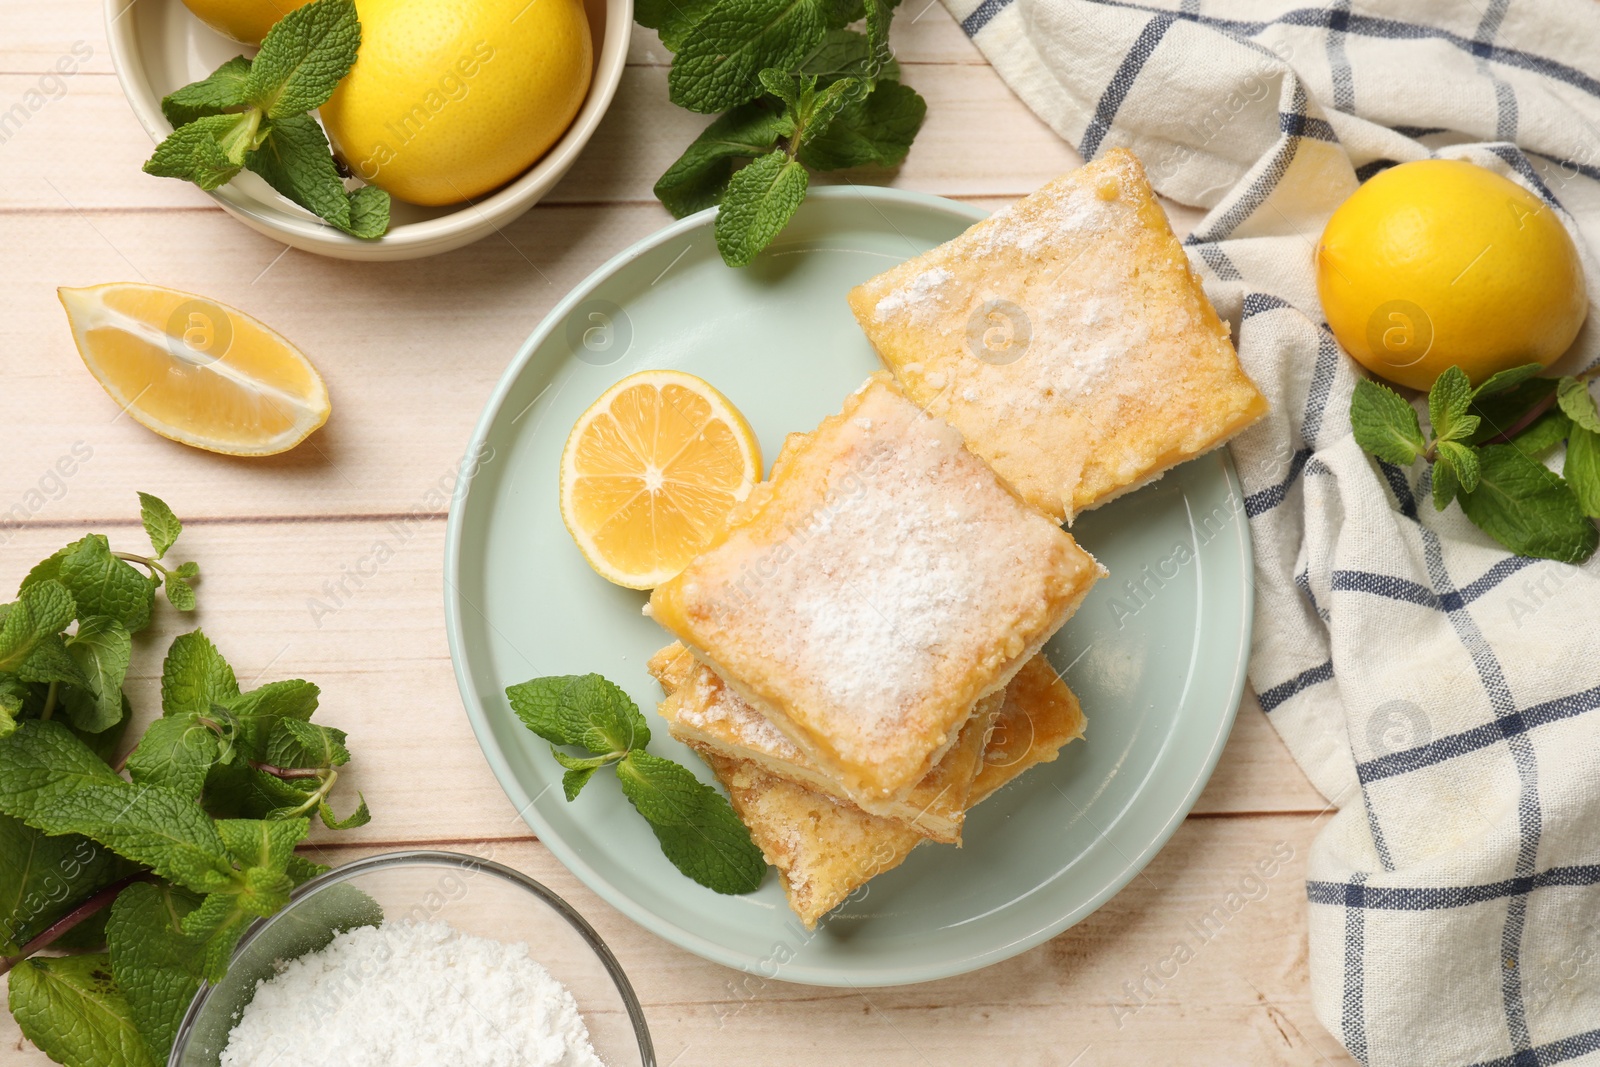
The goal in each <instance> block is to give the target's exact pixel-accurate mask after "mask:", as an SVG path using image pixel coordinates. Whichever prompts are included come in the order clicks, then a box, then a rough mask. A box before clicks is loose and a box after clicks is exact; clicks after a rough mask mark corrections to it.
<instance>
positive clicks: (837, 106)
mask: <svg viewBox="0 0 1600 1067" xmlns="http://www.w3.org/2000/svg"><path fill="white" fill-rule="evenodd" d="M898 3H899V0H641V2H640V3H639V4H637V5H635V8H634V16H635V18H636V19H637V20H638V21H639V23H640V24H642V25H644V26H647V27H650V28H652V29H656V30H658V31H659V32H660V35H661V41H662V44H664V45H665V46H666V47H667V48H668V49H669V50H670V51H672V52H673V53H674V56H673V61H672V68H671V70H670V71H669V72H668V76H667V84H668V91H669V95H670V97H671V99H672V101H673V102H674V103H676V104H678V105H680V106H682V107H686V108H688V109H689V110H691V111H699V112H703V113H716V112H719V111H720V112H723V114H722V115H720V116H719V117H718V118H717V119H716V120H715V121H714V122H712V123H711V125H710V126H708V127H706V129H705V130H704V131H703V132H702V133H701V134H700V136H699V137H697V138H696V139H695V141H694V143H692V144H691V145H690V146H689V147H688V149H686V150H685V151H684V153H683V155H682V156H681V157H679V159H678V160H677V161H676V162H675V163H673V165H672V166H671V167H669V168H667V171H666V173H665V174H663V175H662V176H661V179H660V180H659V181H657V182H656V186H655V193H656V196H657V198H658V199H660V201H661V202H662V204H664V205H665V206H666V208H667V210H669V211H671V212H672V213H673V215H674V216H676V217H677V218H683V217H684V216H685V215H688V214H691V213H693V212H695V211H700V210H703V209H705V208H708V207H712V206H714V205H719V204H720V205H721V211H720V212H719V213H718V216H717V222H716V239H717V248H718V250H719V251H720V252H721V254H722V258H723V261H724V262H726V263H727V264H728V265H729V266H733V267H742V266H746V265H748V264H749V263H750V262H751V261H752V260H754V259H755V257H756V255H757V254H758V253H760V252H761V251H762V250H763V249H764V248H766V247H767V246H768V245H769V244H771V243H772V240H773V239H774V238H775V237H776V236H777V235H778V234H779V233H780V232H782V230H783V228H784V227H785V226H786V225H788V222H789V220H790V219H791V218H793V216H794V213H795V211H796V210H798V208H799V206H800V204H801V202H802V201H803V200H804V199H805V195H806V192H807V189H808V188H809V186H810V174H809V171H825V170H838V169H843V168H848V167H863V166H879V167H894V166H898V165H899V164H900V163H901V162H903V161H904V160H905V157H906V153H907V151H909V150H910V147H911V141H912V139H913V138H915V137H916V135H917V131H918V130H919V129H921V127H922V120H923V118H924V116H925V115H926V114H927V104H926V103H925V102H924V101H923V99H922V97H920V96H918V95H917V93H916V91H915V90H913V89H910V88H909V87H907V86H905V85H903V84H901V83H900V81H899V78H900V69H899V66H898V65H897V64H896V63H895V61H894V55H893V53H892V52H891V51H890V49H889V24H890V21H891V19H892V18H893V14H894V8H895V6H896V5H897V4H898ZM853 24H861V25H862V29H852V28H850V27H851V26H852V25H853ZM741 164H743V166H741Z"/></svg>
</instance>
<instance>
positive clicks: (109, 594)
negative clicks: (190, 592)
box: [59, 534, 156, 634]
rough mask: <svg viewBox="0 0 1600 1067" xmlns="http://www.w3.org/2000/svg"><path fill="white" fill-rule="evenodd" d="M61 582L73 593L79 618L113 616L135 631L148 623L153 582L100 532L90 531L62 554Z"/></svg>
mask: <svg viewBox="0 0 1600 1067" xmlns="http://www.w3.org/2000/svg"><path fill="white" fill-rule="evenodd" d="M59 576H60V581H61V584H62V585H64V586H66V588H67V592H69V593H71V594H72V598H73V600H74V601H75V602H76V604H77V616H78V619H79V621H80V622H81V621H82V620H84V619H88V618H91V617H92V616H96V615H104V616H107V617H109V618H112V619H116V620H117V621H118V622H120V623H122V625H123V626H125V627H127V629H128V632H129V633H130V634H136V633H138V632H139V631H140V630H143V629H144V628H145V627H146V626H149V625H150V611H151V609H152V608H153V607H154V606H155V601H156V586H155V582H154V581H152V580H151V579H150V578H149V577H148V576H146V575H144V574H141V573H140V572H139V571H137V570H135V569H134V568H133V567H132V566H130V565H129V564H128V563H127V562H125V561H124V560H121V559H118V558H117V557H116V555H115V554H113V553H112V551H111V545H110V543H109V542H107V540H106V539H105V537H104V535H102V534H90V535H89V536H88V537H85V538H84V539H83V540H81V541H79V542H77V544H76V545H75V546H74V547H73V549H72V551H71V552H69V553H67V554H66V555H65V556H63V557H62V558H61V561H60V570H59Z"/></svg>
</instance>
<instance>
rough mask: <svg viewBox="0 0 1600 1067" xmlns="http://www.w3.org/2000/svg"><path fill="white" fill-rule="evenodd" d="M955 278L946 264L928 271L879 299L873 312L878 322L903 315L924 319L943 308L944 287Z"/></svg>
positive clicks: (919, 319)
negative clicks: (945, 267) (944, 266)
mask: <svg viewBox="0 0 1600 1067" xmlns="http://www.w3.org/2000/svg"><path fill="white" fill-rule="evenodd" d="M955 280H956V276H955V275H954V274H952V273H951V272H950V271H948V270H945V269H944V268H943V267H934V268H932V269H931V270H925V271H923V272H922V273H921V274H918V275H916V276H915V277H913V278H912V279H911V280H910V281H909V282H907V283H906V284H905V285H902V286H900V287H899V288H898V289H894V290H892V291H891V292H890V293H889V295H888V296H885V297H884V298H883V299H881V300H879V301H878V303H877V305H876V306H875V307H874V308H873V309H872V313H873V315H874V316H876V317H877V319H878V321H879V322H887V321H888V320H890V319H893V318H900V317H904V318H907V319H910V320H911V321H912V322H925V321H927V320H928V319H930V318H932V317H933V316H935V315H937V314H938V313H939V311H940V310H941V309H942V307H943V305H944V304H945V303H946V302H947V298H946V296H945V294H944V289H945V287H946V286H948V285H949V284H950V283H951V282H953V281H955Z"/></svg>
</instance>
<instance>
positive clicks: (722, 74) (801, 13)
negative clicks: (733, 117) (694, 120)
mask: <svg viewBox="0 0 1600 1067" xmlns="http://www.w3.org/2000/svg"><path fill="white" fill-rule="evenodd" d="M836 7H837V5H836V4H833V3H831V2H830V0H737V2H734V0H728V2H724V3H722V4H719V5H718V6H717V7H715V8H714V9H713V10H711V11H710V12H709V13H708V14H706V15H705V16H704V17H702V18H701V19H700V20H699V21H698V22H697V23H696V24H695V26H694V28H693V33H692V35H689V36H687V38H686V39H684V40H682V41H681V42H680V43H681V47H680V48H678V49H677V56H676V57H675V58H674V59H673V61H672V69H671V70H670V71H668V73H667V92H668V96H669V97H670V98H671V100H672V102H673V103H674V104H677V105H678V106H680V107H686V108H688V109H689V110H690V111H699V112H702V113H709V112H714V111H725V110H726V109H728V108H730V107H735V106H737V105H739V104H743V103H746V102H748V101H751V100H754V99H755V98H756V97H757V96H760V95H761V82H760V81H759V80H758V78H757V75H758V74H759V73H760V72H761V71H762V70H764V69H765V68H767V67H778V68H780V69H782V70H790V69H792V68H793V67H794V65H795V64H796V63H798V62H800V60H802V59H804V58H805V57H806V56H807V55H809V54H810V53H811V51H812V50H813V49H815V48H816V47H817V45H819V44H821V43H822V40H823V37H824V36H825V35H826V32H827V29H828V16H829V14H830V9H833V8H836Z"/></svg>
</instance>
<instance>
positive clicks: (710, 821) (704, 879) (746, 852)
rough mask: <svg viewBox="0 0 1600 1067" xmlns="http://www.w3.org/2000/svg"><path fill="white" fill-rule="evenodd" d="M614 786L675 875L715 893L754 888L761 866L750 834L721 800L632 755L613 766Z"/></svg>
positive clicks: (688, 778)
mask: <svg viewBox="0 0 1600 1067" xmlns="http://www.w3.org/2000/svg"><path fill="white" fill-rule="evenodd" d="M617 780H618V781H619V782H621V783H622V792H623V795H624V796H626V797H627V798H628V800H629V801H630V802H631V803H632V804H633V806H634V807H635V808H636V809H637V810H638V812H639V814H640V815H643V816H644V817H645V820H646V821H647V822H649V824H650V829H651V830H653V831H654V832H655V835H656V840H657V841H659V842H660V843H661V851H662V852H663V853H665V854H666V857H667V859H669V860H671V861H672V865H673V866H674V867H676V868H678V870H680V871H682V872H683V873H684V874H686V875H688V876H689V877H690V878H692V879H694V880H695V881H696V882H699V883H700V884H701V885H703V886H705V887H706V888H707V889H711V890H714V891H716V892H718V893H730V894H731V893H748V892H750V891H752V890H754V889H755V888H757V887H758V886H760V884H761V879H762V877H763V876H764V875H765V874H766V871H767V864H766V861H765V860H764V859H763V858H762V856H761V850H760V849H758V848H756V846H755V845H754V844H753V843H752V842H751V840H750V831H749V830H747V829H745V826H744V824H743V823H741V822H740V821H739V817H738V816H737V815H735V814H734V812H733V807H732V806H731V805H730V804H729V803H728V801H727V798H726V797H724V796H723V795H722V794H721V793H719V792H717V791H716V790H715V789H713V788H711V787H710V786H708V785H705V784H704V783H702V782H701V781H700V780H699V779H697V778H696V777H695V776H694V775H693V774H691V773H690V772H689V770H688V768H686V767H683V766H681V765H679V764H677V763H674V762H672V761H671V760H669V759H662V758H661V757H660V756H652V755H650V754H649V753H648V752H638V751H635V752H630V753H628V755H627V757H626V758H625V759H623V760H622V761H621V762H620V763H618V764H617Z"/></svg>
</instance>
